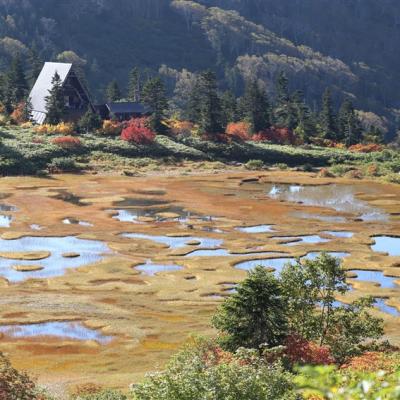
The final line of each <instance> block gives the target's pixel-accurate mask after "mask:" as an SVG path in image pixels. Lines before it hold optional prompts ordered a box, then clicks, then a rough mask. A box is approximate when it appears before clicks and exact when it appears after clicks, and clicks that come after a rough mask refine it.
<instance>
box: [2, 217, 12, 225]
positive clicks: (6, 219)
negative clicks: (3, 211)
mask: <svg viewBox="0 0 400 400" xmlns="http://www.w3.org/2000/svg"><path fill="white" fill-rule="evenodd" d="M11 221H12V216H11V215H0V228H9V227H10V226H11Z"/></svg>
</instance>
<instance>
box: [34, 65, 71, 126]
mask: <svg viewBox="0 0 400 400" xmlns="http://www.w3.org/2000/svg"><path fill="white" fill-rule="evenodd" d="M71 68H72V64H66V63H53V62H46V63H45V64H44V66H43V69H42V71H41V72H40V75H39V77H38V78H37V80H36V82H35V85H34V86H33V88H32V90H31V94H30V101H31V104H32V118H33V120H34V121H36V122H37V123H38V124H42V123H43V121H44V119H45V118H46V114H47V113H46V97H47V96H48V95H49V90H51V89H52V88H53V86H52V84H51V81H52V79H53V77H54V75H55V73H56V72H57V73H58V75H60V79H61V82H62V83H64V82H65V80H66V78H67V77H68V74H69V73H70V71H71Z"/></svg>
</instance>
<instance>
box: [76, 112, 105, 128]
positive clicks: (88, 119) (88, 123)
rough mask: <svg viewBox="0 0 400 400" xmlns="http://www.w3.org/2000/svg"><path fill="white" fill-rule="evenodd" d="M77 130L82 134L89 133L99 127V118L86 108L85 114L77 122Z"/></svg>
mask: <svg viewBox="0 0 400 400" xmlns="http://www.w3.org/2000/svg"><path fill="white" fill-rule="evenodd" d="M78 126H79V129H80V130H81V131H83V132H89V131H92V130H95V129H99V128H100V127H101V118H100V116H99V115H98V114H96V113H94V112H93V110H92V108H91V107H88V109H87V111H86V113H85V114H84V115H83V116H82V118H81V119H80V120H79V124H78Z"/></svg>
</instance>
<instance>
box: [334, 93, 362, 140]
mask: <svg viewBox="0 0 400 400" xmlns="http://www.w3.org/2000/svg"><path fill="white" fill-rule="evenodd" d="M339 129H340V134H341V136H342V138H343V140H344V143H345V144H346V146H352V145H353V144H357V143H360V142H361V139H362V128H361V124H360V121H359V119H358V117H357V115H356V112H355V110H354V106H353V103H352V102H351V101H350V100H349V99H346V100H345V101H344V102H343V103H342V105H341V107H340V111H339Z"/></svg>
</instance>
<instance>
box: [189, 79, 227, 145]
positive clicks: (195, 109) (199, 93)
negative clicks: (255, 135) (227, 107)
mask: <svg viewBox="0 0 400 400" xmlns="http://www.w3.org/2000/svg"><path fill="white" fill-rule="evenodd" d="M189 115H190V116H191V120H192V121H193V122H195V123H197V124H198V125H199V128H200V130H201V132H202V133H205V134H207V135H210V136H211V137H212V136H215V135H217V134H220V133H223V132H224V130H225V129H224V128H225V127H224V126H223V116H222V106H221V99H220V97H219V94H218V89H217V78H216V76H215V74H214V73H213V72H212V71H205V72H203V73H201V74H200V75H199V76H198V78H197V81H196V84H195V85H194V88H193V91H192V94H191V98H190V100H189Z"/></svg>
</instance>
